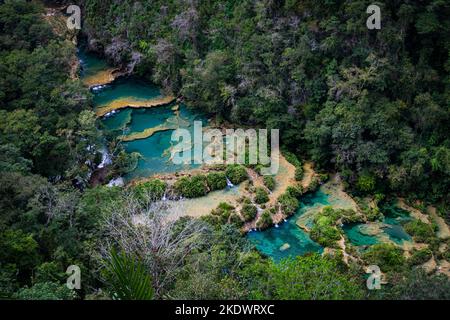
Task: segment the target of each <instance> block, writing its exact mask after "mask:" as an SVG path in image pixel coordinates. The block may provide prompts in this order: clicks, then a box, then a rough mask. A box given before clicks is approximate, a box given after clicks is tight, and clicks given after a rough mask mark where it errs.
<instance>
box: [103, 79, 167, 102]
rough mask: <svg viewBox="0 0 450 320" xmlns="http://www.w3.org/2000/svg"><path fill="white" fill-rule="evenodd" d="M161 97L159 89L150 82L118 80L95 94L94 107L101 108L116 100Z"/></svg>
mask: <svg viewBox="0 0 450 320" xmlns="http://www.w3.org/2000/svg"><path fill="white" fill-rule="evenodd" d="M161 96H162V95H161V92H160V90H159V88H158V87H156V86H155V85H153V84H152V83H150V82H146V81H144V80H142V79H139V78H135V77H127V78H119V79H117V80H115V81H114V82H113V83H111V84H109V85H107V86H106V87H105V88H104V89H102V90H99V91H98V92H96V94H95V96H94V106H96V107H101V106H104V105H106V104H108V103H110V102H112V101H114V100H117V99H124V98H133V99H136V100H148V99H154V98H158V97H161Z"/></svg>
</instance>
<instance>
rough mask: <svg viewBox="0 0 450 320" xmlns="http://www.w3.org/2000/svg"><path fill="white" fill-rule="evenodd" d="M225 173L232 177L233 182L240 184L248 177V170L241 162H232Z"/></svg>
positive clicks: (229, 177)
mask: <svg viewBox="0 0 450 320" xmlns="http://www.w3.org/2000/svg"><path fill="white" fill-rule="evenodd" d="M225 175H226V176H227V177H228V179H230V181H231V183H233V184H239V183H241V182H242V181H244V180H245V179H247V177H248V176H247V170H245V167H244V166H241V165H239V164H232V165H229V166H228V167H227V170H226V171H225Z"/></svg>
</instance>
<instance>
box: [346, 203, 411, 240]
mask: <svg viewBox="0 0 450 320" xmlns="http://www.w3.org/2000/svg"><path fill="white" fill-rule="evenodd" d="M380 210H381V212H382V213H383V215H384V218H383V219H382V221H380V222H374V223H372V226H377V227H379V229H380V231H381V232H380V233H379V234H372V233H371V232H370V231H369V224H363V223H352V224H347V225H345V226H343V228H342V229H343V230H344V232H345V234H346V235H347V237H348V239H349V240H350V242H351V243H352V244H353V245H355V246H370V245H373V244H377V243H380V242H383V239H389V240H390V241H392V242H394V243H396V244H398V245H401V244H402V243H403V242H404V241H411V236H410V235H409V234H408V233H406V231H405V230H404V229H403V227H402V224H403V223H405V222H407V221H409V220H411V217H410V216H409V213H408V212H407V211H405V210H402V209H400V208H398V207H396V206H394V205H393V204H389V203H387V204H384V205H382V206H381V207H380Z"/></svg>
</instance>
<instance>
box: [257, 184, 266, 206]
mask: <svg viewBox="0 0 450 320" xmlns="http://www.w3.org/2000/svg"><path fill="white" fill-rule="evenodd" d="M255 193H256V194H255V202H256V203H258V204H261V203H266V202H267V201H269V195H268V193H267V191H266V190H264V189H263V188H261V187H258V188H256V190H255Z"/></svg>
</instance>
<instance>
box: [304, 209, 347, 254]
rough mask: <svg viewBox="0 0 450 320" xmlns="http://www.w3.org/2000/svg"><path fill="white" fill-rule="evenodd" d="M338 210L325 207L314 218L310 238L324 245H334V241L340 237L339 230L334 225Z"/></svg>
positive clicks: (337, 217)
mask: <svg viewBox="0 0 450 320" xmlns="http://www.w3.org/2000/svg"><path fill="white" fill-rule="evenodd" d="M339 216H340V211H337V210H333V209H332V208H331V207H325V208H324V209H323V210H322V212H320V213H319V214H317V215H316V217H315V218H314V226H313V227H312V229H311V233H310V236H311V239H313V240H314V241H316V242H317V243H319V244H320V245H322V246H324V247H335V246H336V241H338V240H339V239H341V231H340V230H339V229H338V228H337V227H336V225H335V224H336V221H337V220H338V219H339Z"/></svg>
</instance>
